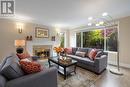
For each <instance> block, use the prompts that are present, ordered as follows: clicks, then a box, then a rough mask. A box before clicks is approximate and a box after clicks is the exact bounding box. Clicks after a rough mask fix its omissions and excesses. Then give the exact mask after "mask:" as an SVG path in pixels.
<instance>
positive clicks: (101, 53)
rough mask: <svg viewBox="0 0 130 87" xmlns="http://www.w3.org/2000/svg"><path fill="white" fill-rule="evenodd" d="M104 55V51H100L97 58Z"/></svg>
mask: <svg viewBox="0 0 130 87" xmlns="http://www.w3.org/2000/svg"><path fill="white" fill-rule="evenodd" d="M102 55H103V51H98V52H97V54H96V56H95V57H101V56H102Z"/></svg>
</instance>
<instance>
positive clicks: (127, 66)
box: [108, 61, 130, 68]
mask: <svg viewBox="0 0 130 87" xmlns="http://www.w3.org/2000/svg"><path fill="white" fill-rule="evenodd" d="M108 64H111V65H117V64H116V63H115V62H114V61H108ZM120 67H124V68H130V64H125V63H120Z"/></svg>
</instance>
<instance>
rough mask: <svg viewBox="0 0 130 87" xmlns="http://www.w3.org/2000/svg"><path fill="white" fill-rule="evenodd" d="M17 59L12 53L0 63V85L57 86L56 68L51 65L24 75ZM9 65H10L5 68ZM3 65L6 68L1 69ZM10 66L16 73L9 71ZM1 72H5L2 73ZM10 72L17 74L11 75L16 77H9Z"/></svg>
mask: <svg viewBox="0 0 130 87" xmlns="http://www.w3.org/2000/svg"><path fill="white" fill-rule="evenodd" d="M18 61H19V59H18V58H17V56H16V55H14V54H13V55H10V56H8V57H6V58H5V59H4V60H3V62H2V63H1V64H0V87H57V69H56V68H54V67H53V68H50V69H45V70H43V71H41V72H38V73H35V74H29V75H25V74H23V73H22V71H21V70H20V69H19V66H18ZM9 65H10V67H8V68H7V66H9ZM4 67H6V68H7V69H4V70H3V68H4ZM11 68H13V69H14V70H15V71H16V72H17V73H16V72H13V71H11V70H10V69H11ZM2 72H4V73H6V74H3V73H2ZM10 72H11V73H12V72H13V73H16V74H19V75H16V74H14V75H13V77H17V78H15V79H14V78H13V77H11V75H10V74H11V73H10ZM7 74H8V75H7ZM7 76H8V77H7Z"/></svg>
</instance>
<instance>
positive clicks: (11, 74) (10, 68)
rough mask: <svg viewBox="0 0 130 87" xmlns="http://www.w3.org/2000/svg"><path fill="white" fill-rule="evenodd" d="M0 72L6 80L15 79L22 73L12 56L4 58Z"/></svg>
mask: <svg viewBox="0 0 130 87" xmlns="http://www.w3.org/2000/svg"><path fill="white" fill-rule="evenodd" d="M0 73H1V74H2V75H3V76H5V77H6V78H7V79H8V80H12V79H16V78H18V77H21V76H23V75H24V73H23V71H22V70H21V68H20V66H19V64H18V63H17V62H16V61H15V60H14V59H13V58H8V59H7V60H6V63H5V64H4V66H3V67H2V69H1V72H0Z"/></svg>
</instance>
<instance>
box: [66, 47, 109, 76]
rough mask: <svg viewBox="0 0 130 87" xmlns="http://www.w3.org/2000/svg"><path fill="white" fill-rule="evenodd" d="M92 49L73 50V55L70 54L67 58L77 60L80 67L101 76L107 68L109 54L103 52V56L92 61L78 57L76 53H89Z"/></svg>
mask: <svg viewBox="0 0 130 87" xmlns="http://www.w3.org/2000/svg"><path fill="white" fill-rule="evenodd" d="M91 49H92V48H72V54H68V55H67V56H69V57H71V58H73V59H75V60H77V61H78V63H77V65H78V66H80V67H82V68H85V69H88V70H90V71H93V72H95V73H97V74H100V73H101V72H102V71H104V70H105V69H106V67H107V53H105V52H103V50H102V54H101V55H100V56H98V57H97V58H96V59H95V60H91V59H90V58H87V56H85V57H80V56H77V55H76V51H81V52H86V53H88V52H89V51H90V50H91ZM98 50H101V49H98Z"/></svg>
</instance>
